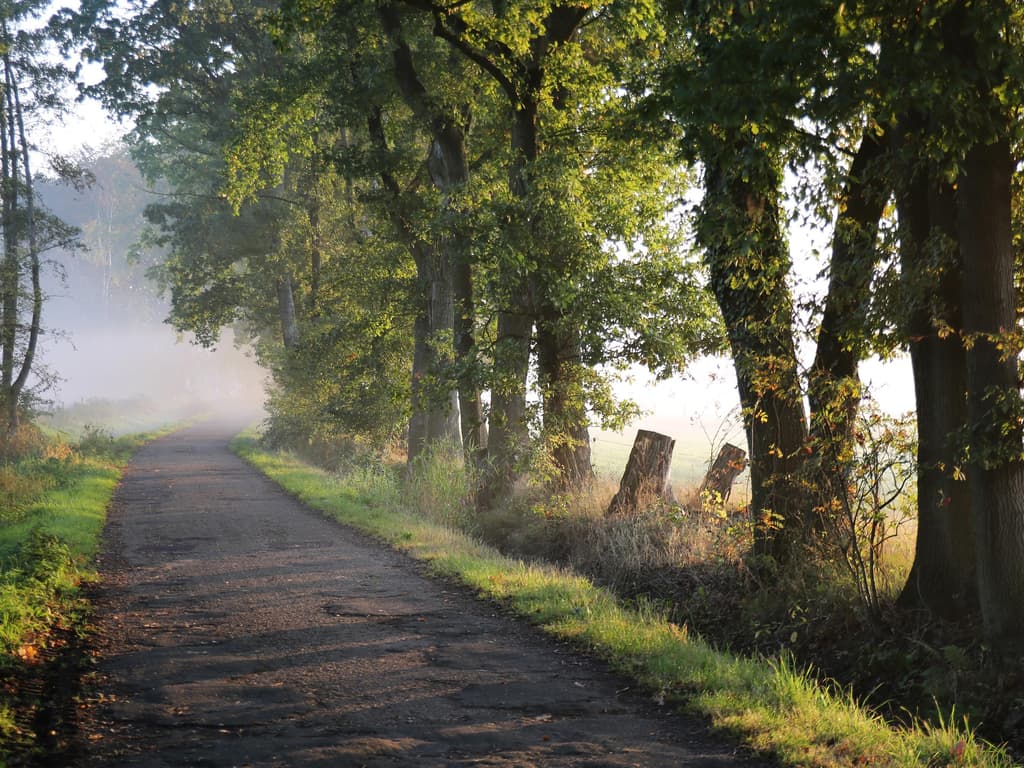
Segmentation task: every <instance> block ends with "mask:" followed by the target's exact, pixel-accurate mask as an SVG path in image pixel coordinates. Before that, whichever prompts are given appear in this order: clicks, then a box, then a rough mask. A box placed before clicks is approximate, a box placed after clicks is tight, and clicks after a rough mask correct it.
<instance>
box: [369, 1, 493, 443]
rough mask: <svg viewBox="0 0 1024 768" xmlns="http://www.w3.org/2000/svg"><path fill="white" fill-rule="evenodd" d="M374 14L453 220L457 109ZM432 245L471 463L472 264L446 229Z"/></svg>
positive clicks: (477, 435)
mask: <svg viewBox="0 0 1024 768" xmlns="http://www.w3.org/2000/svg"><path fill="white" fill-rule="evenodd" d="M377 14H378V16H379V17H380V19H381V22H382V25H383V26H384V29H385V31H386V32H387V34H388V35H389V37H390V38H391V40H392V42H393V44H394V45H395V49H394V52H393V55H392V60H393V63H394V70H395V78H396V80H397V82H398V87H399V91H400V92H401V94H402V98H403V100H404V101H405V103H406V104H407V105H408V106H409V108H410V109H412V110H413V112H414V113H415V114H416V116H417V117H418V118H419V119H420V120H421V121H422V122H423V123H424V124H425V126H426V127H427V128H428V130H429V131H430V134H431V138H432V141H431V147H430V155H429V159H428V162H427V169H428V171H429V172H430V178H431V181H432V182H433V184H434V186H435V187H436V188H437V189H438V190H439V191H440V192H441V193H442V195H443V196H444V202H443V208H444V213H446V214H447V215H448V217H449V218H450V219H451V220H453V221H454V220H456V219H457V218H458V217H457V215H453V214H454V210H453V202H454V199H455V198H456V197H457V196H458V195H459V194H460V193H461V192H462V190H463V188H464V187H465V185H466V183H467V181H468V180H469V162H468V159H467V157H466V135H465V131H464V128H463V125H462V124H461V123H460V122H459V117H458V116H456V115H457V113H458V112H459V110H451V109H449V108H447V105H445V104H443V103H437V101H436V100H434V99H431V98H429V97H428V94H427V90H426V87H425V86H424V85H423V83H422V81H421V80H420V77H419V74H418V73H417V71H416V67H415V63H414V61H413V56H412V50H411V48H410V47H409V45H408V43H407V42H406V40H405V38H404V36H403V33H402V24H401V17H400V16H399V14H398V13H397V11H396V9H395V7H394V6H393V5H391V4H390V3H380V4H378V5H377ZM437 245H438V249H439V252H440V257H441V258H442V259H444V260H445V261H446V268H445V276H446V278H447V280H448V281H449V285H450V293H451V298H452V305H453V320H452V331H453V336H454V339H453V345H454V349H453V353H454V370H455V379H456V388H457V397H458V413H459V417H460V420H461V425H460V428H461V437H462V444H463V449H464V451H465V453H466V457H467V458H468V459H469V460H470V461H473V462H474V463H475V462H478V461H480V460H481V459H482V457H483V451H484V450H485V448H486V445H487V424H486V422H485V419H484V413H483V403H482V401H481V398H480V387H479V385H478V384H477V382H476V378H477V377H476V375H475V370H474V369H475V366H474V357H475V354H476V316H475V304H474V299H473V273H472V264H471V260H470V256H469V252H468V249H467V248H466V245H465V243H464V242H463V241H462V239H461V238H460V237H459V235H458V233H457V232H455V231H453V230H452V229H451V228H449V229H448V231H447V234H446V236H445V237H443V238H442V239H441V241H440V242H439V243H438V244H437Z"/></svg>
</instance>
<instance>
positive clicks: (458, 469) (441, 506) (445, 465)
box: [404, 445, 477, 533]
mask: <svg viewBox="0 0 1024 768" xmlns="http://www.w3.org/2000/svg"><path fill="white" fill-rule="evenodd" d="M404 490H405V497H406V500H407V502H408V503H409V504H410V505H411V506H412V509H413V510H415V511H417V512H419V513H420V514H422V515H424V516H425V517H427V518H428V519H430V520H434V521H436V522H439V523H442V524H443V525H447V526H450V527H452V528H457V529H460V530H463V531H467V532H469V533H475V532H476V528H477V525H476V519H475V508H474V491H475V478H474V473H473V470H472V469H470V468H467V467H466V465H465V462H464V461H463V457H462V451H461V450H459V449H456V448H453V447H451V446H446V445H436V446H431V447H428V448H427V449H426V450H424V451H423V452H422V453H420V455H419V456H417V457H416V459H415V461H413V463H412V466H411V467H410V468H409V472H408V474H407V477H406V481H405V489H404Z"/></svg>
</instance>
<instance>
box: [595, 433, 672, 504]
mask: <svg viewBox="0 0 1024 768" xmlns="http://www.w3.org/2000/svg"><path fill="white" fill-rule="evenodd" d="M675 447H676V441H675V440H673V439H672V438H671V437H669V436H668V435H663V434H661V433H659V432H652V431H650V430H646V429H641V430H638V431H637V433H636V438H635V439H634V440H633V448H632V449H631V450H630V452H629V460H628V461H627V462H626V469H625V471H624V472H623V473H622V480H621V481H620V483H619V490H618V492H617V493H616V494H615V496H614V497H613V498H612V503H611V504H610V505H609V507H608V514H610V515H612V514H617V513H623V512H633V511H635V510H636V508H637V506H638V505H639V504H640V503H641V502H642V501H643V500H644V499H645V498H646V499H651V498H655V499H656V498H662V497H664V496H665V495H666V494H667V493H668V474H669V470H670V469H671V468H672V452H673V451H674V450H675Z"/></svg>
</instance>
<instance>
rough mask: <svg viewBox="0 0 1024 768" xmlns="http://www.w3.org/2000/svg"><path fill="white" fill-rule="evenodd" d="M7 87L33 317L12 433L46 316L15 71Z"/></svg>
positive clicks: (14, 393)
mask: <svg viewBox="0 0 1024 768" xmlns="http://www.w3.org/2000/svg"><path fill="white" fill-rule="evenodd" d="M7 67H8V69H9V70H10V62H9V61H8V62H7ZM8 88H9V90H10V92H11V93H12V94H13V96H14V110H15V115H16V117H17V123H18V144H19V147H20V155H21V164H22V168H23V169H24V174H25V192H24V198H25V202H24V208H25V231H24V232H23V233H22V238H23V240H24V243H25V246H26V247H27V249H28V259H29V282H30V284H31V286H32V317H31V319H30V321H29V326H28V341H27V342H26V344H25V351H24V353H23V354H22V358H21V368H20V370H19V371H18V377H17V378H16V379H15V380H14V384H13V385H12V387H11V397H10V399H11V401H12V402H13V403H14V408H13V410H12V411H11V413H10V416H9V422H8V426H9V428H10V430H11V432H12V433H13V431H14V430H16V429H17V428H18V404H19V403H20V401H21V396H22V392H24V390H25V384H26V383H27V382H28V376H29V373H30V372H31V370H32V364H33V363H34V362H35V356H36V346H37V345H38V343H39V333H40V330H41V325H42V314H43V289H42V281H41V279H40V264H39V243H38V240H37V236H36V205H35V188H34V183H33V180H32V168H31V166H30V164H29V160H30V155H29V145H28V138H27V137H26V135H25V116H24V113H23V112H22V109H21V95H20V93H19V90H18V84H17V82H16V81H15V79H14V74H13V71H11V75H10V78H9V84H8Z"/></svg>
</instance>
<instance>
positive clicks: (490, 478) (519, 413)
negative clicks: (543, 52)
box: [480, 99, 537, 506]
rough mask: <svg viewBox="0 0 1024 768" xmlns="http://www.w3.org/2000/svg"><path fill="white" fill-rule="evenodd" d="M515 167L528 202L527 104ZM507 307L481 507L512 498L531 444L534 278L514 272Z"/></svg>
mask: <svg viewBox="0 0 1024 768" xmlns="http://www.w3.org/2000/svg"><path fill="white" fill-rule="evenodd" d="M511 143H512V164H511V166H510V169H509V190H510V191H511V193H512V196H513V197H514V198H516V199H518V200H521V201H525V200H526V198H527V196H528V195H529V188H530V187H529V181H528V174H529V173H530V170H531V165H532V163H533V162H534V161H535V160H536V159H537V104H536V102H534V101H532V100H530V99H526V100H525V101H524V102H523V103H522V104H521V105H520V106H519V108H518V109H516V111H515V114H514V116H513V121H512V136H511ZM504 279H505V282H506V286H505V296H504V297H503V300H502V303H503V306H502V307H501V308H500V309H499V310H498V329H497V331H498V333H497V338H496V340H495V353H494V372H493V375H492V382H491V416H490V430H489V433H490V434H489V435H488V443H487V460H488V472H487V477H486V479H485V485H484V488H483V489H482V491H481V499H480V503H481V505H484V506H486V505H488V504H490V503H492V502H494V501H496V500H498V499H500V498H501V497H502V496H504V495H505V494H507V492H508V491H509V490H510V489H511V487H512V485H513V483H514V482H515V479H516V477H517V475H518V473H519V462H520V459H521V458H522V455H523V452H524V451H525V450H526V446H527V444H528V443H529V428H528V421H527V410H526V379H527V375H528V374H529V371H530V341H531V337H532V333H533V301H532V300H531V299H532V297H533V293H534V290H533V286H532V284H531V280H530V278H529V277H528V276H526V275H523V274H519V273H515V272H513V271H512V270H508V271H507V272H506V274H505V275H504Z"/></svg>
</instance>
